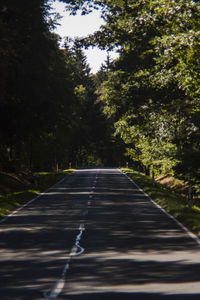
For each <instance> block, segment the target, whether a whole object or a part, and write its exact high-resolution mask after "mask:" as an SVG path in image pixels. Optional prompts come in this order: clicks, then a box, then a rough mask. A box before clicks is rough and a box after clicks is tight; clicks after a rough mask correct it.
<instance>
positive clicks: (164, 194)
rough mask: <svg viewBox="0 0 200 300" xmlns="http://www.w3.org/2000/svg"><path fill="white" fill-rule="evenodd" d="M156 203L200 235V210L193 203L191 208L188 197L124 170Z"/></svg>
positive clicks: (138, 174) (143, 176)
mask: <svg viewBox="0 0 200 300" xmlns="http://www.w3.org/2000/svg"><path fill="white" fill-rule="evenodd" d="M122 171H123V172H124V173H126V174H127V175H128V176H129V177H130V178H131V179H133V181H134V182H135V183H137V184H138V185H139V186H140V187H141V188H142V189H143V190H144V191H145V192H146V193H147V194H148V195H149V196H150V197H151V198H152V199H153V200H154V201H155V202H156V203H158V204H159V205H160V206H162V207H163V208H164V209H165V210H166V211H167V212H169V213H170V214H171V215H173V216H174V217H175V218H176V219H177V220H179V221H180V222H181V223H182V224H184V225H185V226H186V227H187V228H189V229H190V230H191V231H193V232H195V233H196V234H198V235H200V208H199V207H198V206H197V205H195V204H194V203H193V205H192V207H191V208H190V207H189V205H188V200H187V197H186V196H185V197H184V196H183V195H180V194H178V193H176V192H174V191H172V190H170V189H169V188H167V187H165V186H163V185H161V184H160V183H154V184H153V183H152V179H151V178H150V177H148V176H145V175H143V174H142V173H139V172H137V171H134V170H132V169H127V168H123V169H122Z"/></svg>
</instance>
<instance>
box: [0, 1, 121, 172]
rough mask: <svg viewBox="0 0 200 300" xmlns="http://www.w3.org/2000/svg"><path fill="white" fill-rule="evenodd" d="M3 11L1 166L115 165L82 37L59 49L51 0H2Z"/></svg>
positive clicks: (0, 46) (0, 8)
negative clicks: (54, 30)
mask: <svg viewBox="0 0 200 300" xmlns="http://www.w3.org/2000/svg"><path fill="white" fill-rule="evenodd" d="M0 12H1V13H0V70H1V71H0V90H1V93H0V137H1V144H0V169H1V170H8V171H18V170H21V169H23V170H24V169H31V170H47V169H48V170H49V169H51V168H52V167H54V168H56V166H57V165H59V166H61V167H63V168H66V167H68V166H69V163H72V165H73V166H75V164H76V165H78V166H80V165H83V164H97V163H98V164H109V163H110V164H115V163H116V162H115V159H113V155H112V152H113V151H112V150H110V151H109V149H114V141H113V138H112V137H111V134H112V133H111V129H110V127H109V126H108V124H107V121H106V119H105V117H104V116H103V115H102V114H101V112H100V107H99V104H95V102H96V97H97V96H96V94H95V86H94V80H93V78H92V75H91V74H90V69H89V67H88V65H87V62H86V59H85V57H84V55H83V53H82V50H81V49H80V48H79V46H77V45H76V42H74V43H70V42H66V45H65V48H64V49H60V48H59V37H58V36H57V35H55V34H54V33H53V31H52V27H53V26H54V20H53V16H51V9H50V6H49V3H48V1H46V0H34V1H26V0H22V1H12V0H2V1H1V5H0ZM106 148H107V149H108V151H106V150H105V149H106ZM109 152H110V156H109V155H107V153H109ZM119 155H120V153H119ZM117 160H118V158H117Z"/></svg>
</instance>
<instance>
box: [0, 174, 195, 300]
mask: <svg viewBox="0 0 200 300" xmlns="http://www.w3.org/2000/svg"><path fill="white" fill-rule="evenodd" d="M95 172H96V171H92V170H91V171H90V172H89V173H88V172H86V171H85V172H84V170H83V171H82V172H80V174H76V175H74V176H71V179H70V180H69V179H68V181H66V182H65V181H63V182H62V184H59V185H58V186H56V187H54V188H52V189H50V190H49V191H48V193H46V194H45V195H43V196H42V197H41V198H39V199H38V200H37V202H35V203H33V204H31V205H30V206H28V207H27V208H26V209H24V210H22V211H20V213H18V214H16V215H14V216H13V217H11V218H9V219H8V220H7V221H6V222H5V223H3V224H1V225H0V279H1V280H0V286H1V295H3V298H2V299H4V300H7V299H20V300H23V299H43V298H44V297H43V292H44V291H47V290H49V289H50V288H51V287H52V286H53V285H54V283H55V282H56V281H57V280H58V279H59V278H60V275H61V273H62V270H63V267H64V265H65V264H66V260H67V255H68V254H69V252H70V249H71V247H72V246H73V243H74V239H75V237H76V235H77V232H78V227H79V224H80V223H84V225H85V228H86V231H85V232H84V234H83V237H82V240H81V246H82V247H83V248H84V249H85V252H84V254H83V255H82V256H80V257H76V258H74V259H73V261H72V264H71V265H70V271H69V273H68V274H67V278H66V287H65V291H64V292H65V293H66V294H65V293H63V294H61V295H60V297H59V299H71V300H86V299H87V300H90V299H92V300H107V299H109V300H114V299H115V300H122V299H123V300H124V299H127V300H129V299H138V300H140V299H141V300H143V299H148V300H149V299H154V300H157V299H158V300H159V299H170V300H173V299H176V300H177V299H180V300H182V299H197V297H198V299H199V296H200V289H199V290H198V288H197V285H198V284H199V281H200V262H199V259H198V258H199V247H198V246H197V245H196V244H195V242H194V241H193V240H192V239H191V238H189V237H188V236H187V235H186V234H185V233H184V232H183V231H182V229H180V228H179V227H178V225H177V224H176V223H175V222H174V221H173V220H171V219H169V218H168V217H167V216H166V215H165V214H164V213H163V212H162V211H160V210H159V209H158V208H156V207H155V206H154V205H153V204H152V203H151V202H150V201H149V199H148V198H147V197H146V196H145V195H144V194H143V193H142V192H141V191H139V190H138V189H137V188H136V187H135V186H134V185H133V184H132V183H131V182H129V181H128V180H127V178H126V177H125V176H123V175H122V174H121V173H119V172H118V171H116V170H112V171H103V170H101V171H100V172H99V173H98V181H97V183H96V186H95V189H93V192H92V193H91V190H92V182H93V180H94V174H95ZM91 195H92V198H89V197H90V196H91ZM88 199H91V205H90V206H88ZM86 209H87V210H88V214H83V212H84V211H85V210H86ZM192 285H194V286H193V289H192ZM148 287H149V288H148ZM187 287H188V288H187ZM175 288H178V292H174V294H173V292H172V295H165V293H167V291H171V290H174V289H175ZM149 289H151V291H149ZM187 289H188V292H186V290H187ZM127 291H130V293H128V292H127ZM152 291H153V292H154V291H156V293H152ZM182 291H183V292H182ZM65 295H66V296H65Z"/></svg>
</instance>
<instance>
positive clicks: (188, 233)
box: [119, 169, 200, 246]
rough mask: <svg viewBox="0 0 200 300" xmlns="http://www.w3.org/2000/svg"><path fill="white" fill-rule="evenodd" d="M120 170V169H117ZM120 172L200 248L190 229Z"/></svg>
mask: <svg viewBox="0 0 200 300" xmlns="http://www.w3.org/2000/svg"><path fill="white" fill-rule="evenodd" d="M119 170H120V169H119ZM120 172H121V173H122V174H123V175H124V176H126V177H127V178H128V179H129V180H130V181H131V182H132V183H133V184H134V185H135V186H136V187H137V188H138V189H139V191H141V192H142V193H143V194H144V195H145V196H146V197H148V198H149V200H150V201H151V202H152V203H153V204H154V205H155V206H156V207H157V208H159V209H160V210H161V211H162V212H163V213H165V214H166V215H167V216H168V217H169V218H170V219H172V220H173V221H174V222H175V223H176V224H177V225H178V226H179V227H180V228H181V229H182V230H184V231H185V232H186V233H187V235H188V236H189V237H190V238H192V239H193V240H194V241H195V242H196V243H197V244H198V245H199V246H200V238H199V237H198V235H196V234H195V233H194V232H192V231H191V230H190V229H188V228H187V227H186V226H185V225H183V224H182V223H181V222H180V221H178V220H177V219H176V218H175V217H174V216H172V215H171V214H170V213H168V212H167V211H166V210H165V209H164V208H163V207H162V206H160V205H159V204H158V203H156V201H154V200H153V199H152V198H151V196H149V195H148V194H147V193H146V192H145V191H144V190H143V189H142V188H141V187H139V185H138V184H137V183H135V181H133V179H131V178H130V177H129V176H128V175H127V174H126V173H124V172H123V171H122V170H120Z"/></svg>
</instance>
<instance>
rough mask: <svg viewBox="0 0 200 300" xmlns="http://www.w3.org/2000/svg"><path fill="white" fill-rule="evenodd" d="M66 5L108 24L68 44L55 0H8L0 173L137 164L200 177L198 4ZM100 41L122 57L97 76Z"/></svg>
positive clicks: (122, 0) (163, 0)
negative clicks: (92, 57) (89, 56)
mask: <svg viewBox="0 0 200 300" xmlns="http://www.w3.org/2000/svg"><path fill="white" fill-rule="evenodd" d="M60 1H61V2H64V3H65V4H66V9H68V10H69V11H71V13H72V14H76V12H77V11H78V10H81V11H82V14H87V13H90V11H92V10H94V9H99V10H100V11H101V14H102V18H103V19H104V21H105V24H104V25H102V26H101V28H100V29H99V31H97V32H95V33H94V34H92V35H89V36H88V37H85V38H82V39H79V40H78V39H76V40H70V39H67V38H66V40H65V46H64V47H63V48H61V47H60V37H59V36H58V35H56V34H55V33H54V32H53V29H54V27H55V26H56V23H57V22H59V20H58V16H57V15H55V14H53V13H52V12H51V4H52V3H53V0H51V1H47V0H34V1H33V0H32V1H26V0H21V1H12V0H2V1H1V14H0V36H1V38H0V70H1V72H0V90H1V93H0V135H1V144H0V170H2V171H9V172H19V171H20V170H31V171H39V170H51V169H56V168H57V167H59V168H67V167H68V166H69V165H70V166H73V167H82V166H95V165H98V166H116V167H118V166H119V165H120V164H125V162H128V163H129V165H132V166H134V168H137V169H138V170H145V171H146V173H147V174H148V173H149V172H151V171H152V170H154V172H155V173H156V174H158V173H163V174H172V175H175V176H176V177H179V178H182V179H183V180H185V181H189V182H199V181H200V159H199V158H200V147H199V146H200V107H199V106H200V29H199V28H200V3H199V1H197V0H193V1H192V0H187V1H183V0H137V1H134V0H102V1H98V0H93V1H88V0H86V1H84V0H60ZM66 35H67V33H66ZM94 45H95V46H98V47H99V48H100V49H106V50H107V51H108V53H109V50H113V49H116V50H117V51H118V53H119V57H118V58H117V59H115V60H113V61H112V60H110V59H109V56H108V59H107V61H106V62H105V63H104V64H103V65H102V67H101V69H100V71H99V72H97V73H96V74H91V71H90V68H89V65H88V63H87V60H86V57H85V56H84V54H83V49H84V48H88V47H92V46H94Z"/></svg>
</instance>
